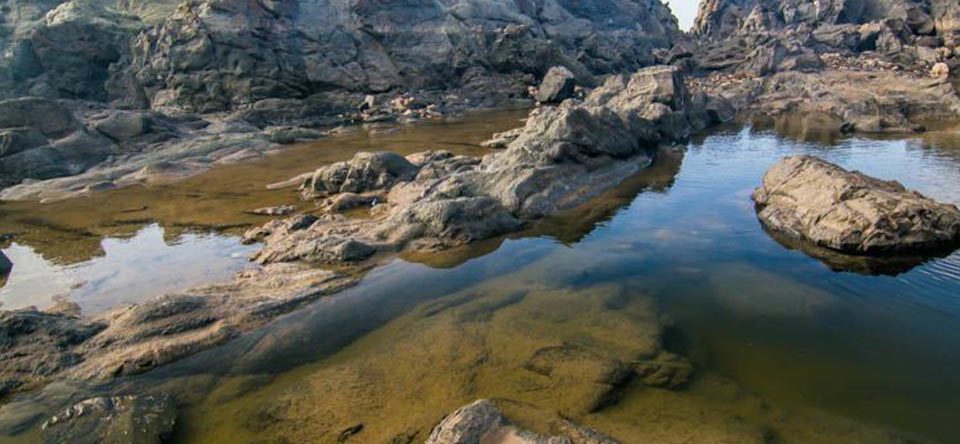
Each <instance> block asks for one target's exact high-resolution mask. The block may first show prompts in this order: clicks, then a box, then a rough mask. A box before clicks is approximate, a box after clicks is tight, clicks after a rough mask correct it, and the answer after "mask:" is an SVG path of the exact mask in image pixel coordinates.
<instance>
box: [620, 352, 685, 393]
mask: <svg viewBox="0 0 960 444" xmlns="http://www.w3.org/2000/svg"><path fill="white" fill-rule="evenodd" d="M633 368H634V371H636V372H637V376H638V377H639V378H640V380H641V381H643V383H644V384H646V385H648V386H650V387H659V388H666V389H675V388H677V387H680V386H683V385H684V384H686V383H687V382H689V381H690V378H691V377H692V376H693V372H694V369H693V364H691V363H690V361H689V360H687V359H686V358H684V357H682V356H679V355H676V354H673V353H670V352H660V353H659V354H658V355H657V356H655V357H654V358H653V359H650V360H646V361H641V362H638V363H636V364H634V366H633Z"/></svg>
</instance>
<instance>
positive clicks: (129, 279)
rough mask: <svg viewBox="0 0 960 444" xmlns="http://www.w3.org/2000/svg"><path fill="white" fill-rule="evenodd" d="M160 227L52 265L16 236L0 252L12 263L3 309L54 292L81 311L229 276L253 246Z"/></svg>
mask: <svg viewBox="0 0 960 444" xmlns="http://www.w3.org/2000/svg"><path fill="white" fill-rule="evenodd" d="M170 231H171V230H165V229H163V228H161V227H160V226H159V225H156V224H153V225H148V226H147V227H145V228H142V229H140V230H139V231H137V232H135V233H133V234H132V235H131V236H129V237H118V238H112V237H111V238H106V239H103V240H102V241H100V243H99V250H100V251H101V252H102V253H101V255H99V257H96V258H94V259H90V260H87V261H85V262H80V263H77V264H72V265H66V266H64V265H58V264H56V263H54V262H51V261H48V260H47V259H46V258H44V257H43V256H42V255H41V254H39V253H37V252H36V251H35V250H34V249H32V248H30V247H29V246H26V245H20V244H19V243H17V242H14V243H12V244H11V245H10V246H9V247H7V248H5V249H4V250H3V252H4V253H5V254H6V255H7V256H8V257H10V259H11V261H12V262H13V263H14V264H16V265H15V268H14V270H13V272H12V273H11V274H10V276H9V279H8V280H7V283H6V285H5V286H4V287H3V288H2V289H0V301H2V302H3V308H5V309H17V308H23V307H29V306H36V307H38V308H41V309H42V308H45V307H47V306H49V305H51V304H52V303H53V301H54V299H55V298H66V299H68V300H70V301H72V302H76V303H78V304H79V305H80V307H81V310H82V312H83V313H84V314H86V315H96V314H99V313H101V312H103V311H106V310H109V309H111V308H114V307H118V306H122V305H126V304H131V303H136V302H140V301H144V300H147V299H149V298H153V297H157V296H160V295H162V294H165V293H170V292H175V291H178V290H184V289H187V288H191V287H195V286H198V285H202V284H206V283H210V282H216V281H222V280H227V279H230V278H231V277H232V276H233V274H234V273H236V272H237V271H239V270H241V269H243V268H245V267H249V266H250V264H249V261H248V259H247V257H248V256H249V254H251V253H252V252H253V251H254V249H255V247H250V246H243V245H240V243H239V242H238V241H237V239H236V238H234V237H230V236H222V235H218V234H211V233H191V232H182V231H176V230H174V231H173V233H171V232H170Z"/></svg>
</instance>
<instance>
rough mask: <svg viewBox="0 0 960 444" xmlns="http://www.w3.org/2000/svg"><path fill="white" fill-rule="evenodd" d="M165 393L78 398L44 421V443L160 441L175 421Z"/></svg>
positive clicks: (155, 443)
mask: <svg viewBox="0 0 960 444" xmlns="http://www.w3.org/2000/svg"><path fill="white" fill-rule="evenodd" d="M176 419H177V411H176V407H175V406H174V403H173V399H172V398H171V397H170V396H168V395H166V394H157V395H137V396H133V395H127V396H112V397H100V398H91V399H87V400H84V401H81V402H79V403H77V404H75V405H73V406H71V407H70V408H68V409H67V410H66V411H64V412H62V413H60V414H58V415H56V416H53V417H52V418H50V419H49V420H47V421H46V422H44V423H43V426H42V429H43V438H44V442H48V443H66V442H69V443H75V444H86V443H90V444H94V443H98V444H99V443H104V444H160V443H163V442H167V439H168V438H169V437H170V436H171V435H172V433H173V427H174V425H175V424H176Z"/></svg>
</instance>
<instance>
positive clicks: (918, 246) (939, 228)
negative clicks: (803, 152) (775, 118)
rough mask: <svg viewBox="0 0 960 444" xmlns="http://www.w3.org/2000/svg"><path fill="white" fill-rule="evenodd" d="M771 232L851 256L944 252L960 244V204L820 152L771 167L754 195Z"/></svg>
mask: <svg viewBox="0 0 960 444" xmlns="http://www.w3.org/2000/svg"><path fill="white" fill-rule="evenodd" d="M753 199H754V201H755V202H756V205H757V211H758V213H757V214H758V217H759V218H760V221H761V222H762V223H763V224H764V225H765V226H766V227H767V228H768V229H770V230H771V231H774V232H777V233H781V234H783V235H787V236H789V237H794V238H799V239H803V240H806V241H809V242H812V243H814V244H816V245H818V246H821V247H825V248H829V249H832V250H836V251H840V252H843V253H848V254H863V255H877V254H905V253H911V252H941V251H949V250H952V249H955V248H956V247H957V245H958V243H960V210H958V209H957V207H956V205H952V204H944V203H939V202H936V201H934V200H933V199H929V198H927V197H924V196H923V195H921V194H920V193H917V192H915V191H909V190H907V189H906V188H904V187H903V185H901V184H899V183H897V182H893V181H883V180H880V179H875V178H873V177H870V176H867V175H865V174H863V173H860V172H856V171H853V172H851V171H847V170H844V169H843V168H841V167H839V166H837V165H834V164H831V163H829V162H827V161H824V160H821V159H818V158H816V157H812V156H792V157H787V158H785V159H783V160H781V161H780V162H778V163H777V164H776V165H774V166H773V167H771V168H770V169H769V170H768V171H767V173H766V174H765V175H764V177H763V183H762V185H761V186H760V187H759V188H757V190H756V191H755V192H754V193H753Z"/></svg>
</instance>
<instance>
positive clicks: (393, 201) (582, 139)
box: [256, 67, 723, 263]
mask: <svg viewBox="0 0 960 444" xmlns="http://www.w3.org/2000/svg"><path fill="white" fill-rule="evenodd" d="M721 108H723V106H722V100H714V99H710V98H707V97H705V96H692V95H690V94H688V92H687V90H686V88H685V85H684V82H683V79H682V78H681V76H680V74H679V72H678V70H677V69H675V68H671V67H651V68H646V69H643V70H640V71H639V72H637V73H636V74H634V75H632V76H625V75H621V76H614V77H612V78H610V79H609V80H608V81H606V82H605V83H604V85H603V86H601V87H599V88H597V89H596V90H595V91H593V92H592V93H591V94H590V96H588V97H587V98H586V99H585V100H584V101H583V102H582V103H575V102H573V101H567V102H564V104H562V105H561V106H558V107H546V108H541V109H538V110H535V111H534V112H532V113H531V115H530V118H529V119H528V120H527V124H526V126H525V127H524V128H523V129H522V130H521V131H519V133H518V134H517V136H516V138H515V139H514V140H513V141H512V142H510V143H509V145H508V146H507V148H506V149H505V150H503V151H501V152H497V153H493V154H490V155H487V156H485V157H484V158H483V159H482V161H477V160H476V159H473V158H469V157H464V156H453V155H451V154H450V153H444V152H427V153H420V154H416V155H412V156H410V157H408V159H406V160H403V159H400V158H391V159H392V160H391V161H390V162H371V161H370V160H371V159H374V158H377V156H384V154H362V155H358V156H357V157H355V158H354V160H351V161H350V162H345V163H341V164H335V165H332V166H329V167H324V168H321V169H320V170H318V171H317V172H316V173H315V174H314V175H313V179H311V180H310V181H308V183H307V186H306V187H307V189H308V191H311V193H313V192H314V191H317V190H322V191H324V192H325V195H326V196H328V197H327V198H333V196H330V194H335V193H338V192H342V191H348V192H354V193H356V192H369V191H372V190H377V191H379V192H385V193H386V194H385V202H382V201H378V204H377V205H376V206H374V207H373V208H372V209H371V211H370V214H371V217H370V218H368V219H361V220H357V219H351V218H346V217H344V216H340V215H337V214H328V215H325V216H324V217H322V218H321V219H320V220H319V221H316V222H314V223H313V224H312V225H310V226H309V227H305V228H304V229H299V230H294V231H291V230H284V229H281V230H272V229H268V230H266V232H268V233H270V234H269V235H267V236H266V237H265V242H266V247H265V248H264V249H263V250H261V251H260V252H259V253H258V254H257V256H256V259H257V260H258V261H259V262H261V263H273V262H291V261H300V260H303V261H309V262H326V263H343V262H356V261H359V260H363V259H366V258H368V257H369V256H371V255H373V254H374V253H375V252H377V251H398V250H403V249H407V248H411V249H416V250H434V249H439V248H447V247H451V246H455V245H460V244H465V243H469V242H473V241H477V240H481V239H486V238H490V237H493V236H497V235H500V234H504V233H508V232H511V231H515V230H517V229H519V228H520V227H522V226H523V225H524V222H525V221H529V220H533V219H537V218H540V217H543V216H545V215H548V214H552V213H554V212H556V211H559V210H561V209H567V208H572V207H574V206H576V205H579V204H581V203H583V202H585V201H586V200H587V199H589V198H590V197H593V196H596V195H597V194H598V193H600V192H602V191H604V190H606V189H608V188H610V187H612V186H614V185H616V184H618V183H620V182H621V181H623V180H624V179H626V178H627V177H629V176H630V175H632V174H634V173H636V172H637V171H639V170H640V169H641V168H643V167H645V166H647V165H649V163H650V161H651V158H652V157H653V155H654V153H655V151H656V148H657V146H658V145H659V144H661V143H667V144H669V143H673V142H676V141H682V140H685V139H686V138H688V137H689V136H690V135H691V134H693V132H694V131H696V130H698V129H702V128H705V127H706V126H709V125H711V124H714V123H716V122H718V121H719V120H720V119H721V117H720V116H721V115H723V113H722V112H718V111H719V110H720V109H721ZM411 165H412V166H413V168H411ZM344 184H349V185H350V186H349V187H347V188H346V189H344V188H343V186H344ZM314 195H315V194H314ZM322 206H323V205H322ZM327 206H329V205H327ZM278 233H279V234H278ZM259 236H261V237H262V235H259Z"/></svg>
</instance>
